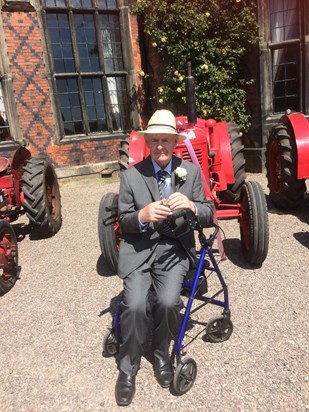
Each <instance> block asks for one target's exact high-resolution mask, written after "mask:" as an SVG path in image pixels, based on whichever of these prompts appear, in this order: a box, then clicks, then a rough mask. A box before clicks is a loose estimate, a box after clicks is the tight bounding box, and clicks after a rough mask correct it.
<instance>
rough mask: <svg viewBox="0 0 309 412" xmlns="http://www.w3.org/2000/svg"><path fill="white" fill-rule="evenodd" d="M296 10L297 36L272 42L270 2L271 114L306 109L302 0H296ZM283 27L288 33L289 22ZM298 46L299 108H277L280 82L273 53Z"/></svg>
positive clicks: (297, 97)
mask: <svg viewBox="0 0 309 412" xmlns="http://www.w3.org/2000/svg"><path fill="white" fill-rule="evenodd" d="M287 11H288V9H287V10H285V12H287ZM296 12H297V21H296V26H297V29H298V30H297V31H298V33H297V37H294V38H291V39H283V40H281V41H276V42H272V30H273V27H272V22H271V4H270V2H268V13H269V20H268V21H269V42H268V48H269V51H270V62H271V83H272V88H271V101H272V106H271V115H273V116H281V115H282V114H284V113H285V112H286V110H289V109H292V110H293V111H302V110H303V109H304V105H303V89H304V85H303V81H302V80H303V73H302V72H303V70H302V67H303V55H302V37H303V33H302V32H303V30H304V29H303V27H304V24H303V22H302V19H301V16H302V13H301V2H300V1H299V0H296ZM281 27H282V30H283V33H284V35H285V33H286V28H287V27H289V25H288V24H285V25H283V26H281ZM295 46H296V47H297V48H298V55H297V56H296V58H295V63H296V70H297V75H296V79H295V80H296V84H297V86H296V87H297V90H296V94H295V95H294V97H295V98H296V99H297V106H298V107H297V108H296V107H286V109H285V110H282V111H281V110H277V111H276V110H275V107H276V104H275V100H276V99H279V97H278V96H276V95H275V86H276V84H278V83H277V82H276V81H275V79H274V66H275V64H274V59H273V54H274V52H275V51H279V50H288V49H289V48H292V47H295ZM289 80H292V79H285V81H289ZM289 97H292V96H288V95H287V94H285V96H281V97H280V98H282V99H283V98H285V99H286V100H287V99H288V98H289Z"/></svg>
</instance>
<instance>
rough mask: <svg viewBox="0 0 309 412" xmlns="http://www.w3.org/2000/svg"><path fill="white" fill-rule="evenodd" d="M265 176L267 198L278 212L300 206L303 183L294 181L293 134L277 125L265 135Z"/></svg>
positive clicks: (303, 192) (295, 157)
mask: <svg viewBox="0 0 309 412" xmlns="http://www.w3.org/2000/svg"><path fill="white" fill-rule="evenodd" d="M266 172H267V180H268V187H269V194H270V198H271V200H272V202H273V203H274V205H275V206H276V207H278V208H280V209H292V208H295V207H297V206H299V205H300V204H301V202H302V201H303V199H304V195H305V192H306V183H305V180H304V179H297V149H296V142H295V137H294V131H293V129H292V128H291V127H289V126H288V125H285V124H282V123H279V124H278V125H276V126H274V127H273V128H272V129H271V130H270V133H269V137H268V142H267V145H266Z"/></svg>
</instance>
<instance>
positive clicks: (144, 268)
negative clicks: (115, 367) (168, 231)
mask: <svg viewBox="0 0 309 412" xmlns="http://www.w3.org/2000/svg"><path fill="white" fill-rule="evenodd" d="M189 265H190V263H189V258H188V256H187V253H186V252H185V250H184V249H183V248H182V247H181V245H180V243H179V242H178V240H175V239H168V240H160V241H159V243H158V245H157V246H156V248H155V250H154V252H153V254H152V255H151V256H150V258H149V259H148V261H147V262H145V263H144V264H142V265H141V266H140V267H138V268H137V269H136V270H134V271H133V272H132V273H130V274H129V275H128V276H127V277H125V278H124V279H123V301H122V304H121V305H122V313H121V316H120V332H121V344H120V348H119V358H118V360H119V369H120V370H122V371H123V372H125V373H126V374H129V375H135V374H136V373H137V371H138V369H139V366H140V360H141V355H142V352H143V344H144V343H145V341H146V337H147V336H146V334H147V330H148V326H149V316H150V306H149V292H150V288H151V286H153V289H154V292H155V299H154V303H153V305H152V316H153V323H154V330H153V341H152V345H153V352H154V356H155V357H156V358H158V359H167V357H168V356H169V346H170V341H171V339H172V338H173V337H174V335H175V333H176V331H177V326H178V315H179V310H180V292H181V287H182V282H183V279H184V277H185V275H186V274H187V272H188V270H189Z"/></svg>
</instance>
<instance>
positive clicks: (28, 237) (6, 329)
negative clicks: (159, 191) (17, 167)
mask: <svg viewBox="0 0 309 412" xmlns="http://www.w3.org/2000/svg"><path fill="white" fill-rule="evenodd" d="M248 179H250V180H258V181H259V182H260V183H261V184H262V187H263V189H264V191H265V194H266V195H267V194H268V190H267V187H266V181H265V176H264V175H262V174H254V175H249V177H248ZM110 191H116V192H117V191H118V181H117V178H113V179H112V180H108V179H107V178H105V180H103V179H102V178H100V177H98V176H95V177H93V178H92V179H75V180H73V181H67V182H64V181H63V182H62V183H61V195H62V208H63V226H62V228H61V230H60V232H59V233H58V234H57V235H56V236H54V237H52V238H50V239H43V240H42V239H41V240H36V239H35V238H33V236H32V234H31V232H29V228H28V224H27V223H28V221H27V219H26V217H24V216H23V217H21V218H20V220H18V221H17V223H14V224H13V226H14V228H15V230H16V231H17V233H18V236H19V255H20V264H21V266H22V271H21V277H20V280H19V281H18V282H17V283H16V285H15V286H14V288H13V289H12V290H11V291H10V292H9V293H7V294H6V295H5V296H3V297H2V298H0V307H1V334H0V347H1V351H0V364H1V369H0V382H1V386H0V399H1V402H0V411H6V412H9V411H14V412H15V411H18V412H21V411H27V412H28V411H31V412H32V411H33V412H36V411H48V412H51V411H57V412H59V411H70V412H72V411H73V412H74V411H82V412H84V411H87V412H88V411H89V412H90V411H91V412H96V411H117V410H119V409H122V410H123V409H124V408H118V407H117V405H116V403H115V399H114V385H115V381H116V379H117V375H118V372H117V368H116V363H115V359H114V358H103V357H102V340H103V336H104V334H105V332H106V329H107V328H108V327H109V326H110V323H111V317H112V313H114V311H115V308H116V306H117V302H118V301H119V293H120V291H121V286H122V285H121V281H120V280H119V279H118V278H117V277H116V276H115V275H113V274H111V273H110V271H109V270H108V268H107V267H106V266H104V263H103V261H102V258H101V257H100V247H99V242H98V235H97V215H98V206H99V202H100V199H101V197H102V195H103V194H104V193H106V192H110ZM268 206H269V224H270V249H269V254H268V257H267V259H266V261H265V262H264V264H263V266H262V267H261V268H258V269H256V268H255V269H252V268H250V266H249V265H248V264H246V262H245V261H244V259H243V257H242V254H241V248H240V240H239V226H238V223H237V222H236V221H224V222H222V227H223V229H224V231H225V235H226V240H225V242H224V244H225V250H226V253H227V256H228V259H227V260H225V261H222V262H221V263H220V268H221V270H222V272H223V274H224V277H225V280H226V282H227V283H228V286H229V297H230V306H231V311H232V320H233V324H234V332H233V334H232V336H231V338H230V339H229V340H228V341H226V342H224V343H220V344H213V343H208V342H205V341H204V340H203V334H204V330H205V324H206V323H207V320H209V319H210V317H212V316H213V315H215V314H220V313H221V310H220V309H219V308H218V307H215V306H212V305H206V306H205V307H204V308H202V309H200V310H198V311H196V312H195V313H192V316H191V318H192V322H191V326H192V328H191V329H190V330H189V331H188V334H187V336H186V338H185V342H186V343H188V344H187V346H186V351H187V356H190V357H192V358H193V359H194V360H195V361H196V363H197V366H198V373H197V378H196V381H195V385H194V386H193V388H192V389H191V390H190V391H189V392H188V393H187V394H185V395H183V396H181V397H178V396H175V395H173V394H172V393H170V391H169V390H167V389H162V388H161V387H159V385H158V384H157V382H156V381H155V378H154V376H153V370H152V364H151V362H149V360H148V359H149V357H145V358H143V359H142V367H141V369H140V371H139V373H138V376H137V391H136V395H135V398H134V400H133V403H132V404H131V405H130V406H129V407H127V408H126V409H127V410H128V411H141V410H145V409H149V410H152V411H155V412H156V411H158V412H161V411H169V412H171V411H179V410H188V411H204V410H205V409H213V410H216V411H218V412H220V411H306V410H309V396H308V392H309V391H308V385H309V365H308V364H309V360H308V359H309V346H308V296H309V280H308V272H309V270H308V268H309V253H308V248H309V232H308V223H309V199H307V200H306V202H305V205H304V206H302V207H301V208H300V209H298V210H297V211H295V212H293V213H290V214H284V213H282V212H280V211H278V210H277V209H275V208H274V207H273V206H271V204H270V203H269V204H268ZM209 282H210V285H212V286H211V287H214V288H215V287H216V286H215V278H214V279H213V282H214V283H211V282H212V279H210V281H209Z"/></svg>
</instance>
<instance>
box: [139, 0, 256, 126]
mask: <svg viewBox="0 0 309 412" xmlns="http://www.w3.org/2000/svg"><path fill="white" fill-rule="evenodd" d="M132 12H133V13H134V14H140V15H141V16H142V21H143V27H144V31H145V33H146V34H147V35H149V38H150V39H151V42H152V45H153V47H154V48H155V50H157V51H158V52H159V54H160V58H161V61H162V66H163V67H162V73H161V76H162V78H161V85H160V86H159V87H158V95H157V99H158V102H159V103H160V104H162V105H164V106H165V107H176V108H177V111H178V114H180V112H185V101H186V97H185V77H186V74H187V73H186V70H187V62H188V61H191V63H192V75H193V76H194V78H195V91H196V109H197V114H198V116H201V117H204V118H215V119H216V120H218V121H220V120H226V121H232V122H235V123H237V124H239V125H240V126H241V127H242V128H243V129H247V127H248V125H249V115H248V114H247V113H246V88H247V87H248V84H250V83H251V80H248V79H247V78H246V77H245V70H244V69H245V57H246V55H247V53H248V51H249V50H250V48H252V47H254V45H255V44H256V42H257V39H258V37H257V28H258V27H257V18H256V14H255V5H254V2H253V1H252V0H193V1H188V0H174V1H172V0H137V2H136V3H135V5H134V6H133V8H132Z"/></svg>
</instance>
